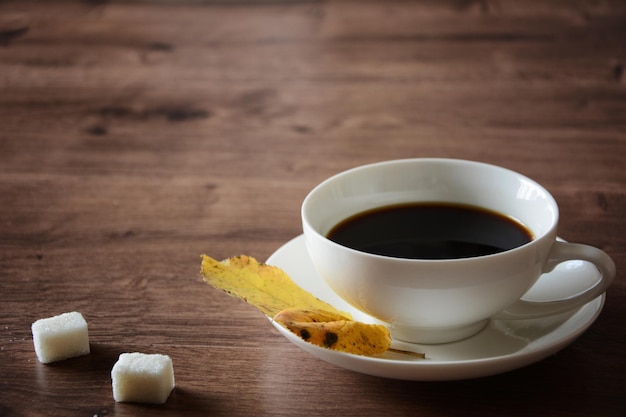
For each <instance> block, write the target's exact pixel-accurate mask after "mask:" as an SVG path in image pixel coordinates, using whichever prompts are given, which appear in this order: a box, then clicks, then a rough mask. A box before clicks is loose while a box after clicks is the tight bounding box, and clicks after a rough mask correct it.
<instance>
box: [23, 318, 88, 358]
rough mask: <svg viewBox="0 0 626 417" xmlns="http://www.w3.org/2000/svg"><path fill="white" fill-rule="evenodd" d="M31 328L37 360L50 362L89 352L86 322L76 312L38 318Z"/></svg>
mask: <svg viewBox="0 0 626 417" xmlns="http://www.w3.org/2000/svg"><path fill="white" fill-rule="evenodd" d="M31 330H32V332H33V343H34V344H35V353H36V354H37V359H39V362H42V363H51V362H56V361H60V360H63V359H69V358H73V357H75V356H82V355H87V354H88V353H89V334H88V332H87V322H86V321H85V318H84V317H83V315H82V314H80V313H78V312H75V311H73V312H71V313H63V314H60V315H58V316H54V317H49V318H45V319H39V320H37V321H36V322H34V323H33V325H32V326H31Z"/></svg>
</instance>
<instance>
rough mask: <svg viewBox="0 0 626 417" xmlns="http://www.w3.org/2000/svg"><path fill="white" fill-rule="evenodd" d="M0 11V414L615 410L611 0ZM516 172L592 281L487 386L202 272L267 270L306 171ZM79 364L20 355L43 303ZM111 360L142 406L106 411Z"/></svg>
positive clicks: (293, 223) (622, 133) (625, 132)
mask: <svg viewBox="0 0 626 417" xmlns="http://www.w3.org/2000/svg"><path fill="white" fill-rule="evenodd" d="M527 3H528V2H514V1H460V0H449V1H443V2H436V1H424V2H407V1H399V2H382V1H381V2H373V1H295V0H294V1H263V2H252V1H232V2H230V1H174V0H172V1H154V2H149V1H116V2H113V1H112V2H109V1H64V2H59V1H41V2H30V1H1V2H0V415H2V416H3V417H9V416H89V417H91V416H96V415H97V416H100V417H101V416H114V415H115V416H134V415H156V416H160V415H168V416H169V415H185V416H194V415H198V416H251V415H259V416H261V415H268V416H294V415H310V416H328V415H350V416H351V415H359V416H381V415H385V416H404V415H419V416H450V415H463V416H467V417H469V416H481V417H484V416H505V415H506V416H530V415H532V416H585V417H588V416H624V415H625V412H626V403H625V391H624V386H625V385H626V363H625V361H626V359H625V358H626V355H625V352H626V344H625V336H626V330H624V329H625V326H624V320H625V319H626V284H625V282H624V275H623V271H624V269H626V221H625V220H624V219H625V215H626V169H625V166H626V76H625V75H624V66H626V5H625V3H624V2H617V1H615V2H611V1H593V2H592V1H589V2H587V1H574V2H569V1H547V2H530V4H527ZM433 156H437V157H452V158H465V159H472V160H478V161H485V162H490V163H495V164H499V165H503V166H506V167H508V168H511V169H514V170H517V171H520V172H522V173H524V174H526V175H528V176H530V177H532V178H534V179H536V180H538V181H539V182H541V183H542V184H543V185H545V186H546V187H547V188H548V189H549V190H551V191H552V192H553V194H554V196H555V197H556V199H557V200H558V202H559V204H560V206H561V212H562V213H561V215H562V217H561V224H560V231H559V233H560V235H561V236H562V237H564V238H565V239H568V240H571V241H576V242H584V243H588V244H591V245H594V246H597V247H600V248H602V249H604V250H605V251H607V252H608V253H609V254H610V255H611V256H612V257H613V259H614V260H615V262H616V264H617V270H618V274H617V278H616V280H615V283H614V285H613V286H612V287H611V289H610V290H609V292H608V294H607V299H606V306H605V308H604V310H603V312H602V314H601V316H600V317H599V319H598V320H597V321H596V322H595V323H594V324H593V325H592V326H591V328H590V329H589V330H588V331H587V332H586V333H585V334H583V335H582V336H581V337H580V338H579V339H578V340H577V341H575V342H574V343H573V344H572V345H570V346H569V347H567V348H565V349H564V350H562V351H561V352H559V353H558V354H556V355H553V356H551V357H549V358H547V359H545V360H543V361H541V362H539V363H536V364H533V365H531V366H528V367H526V368H523V369H519V370H516V371H512V372H508V373H505V374H502V375H497V376H492V377H486V378H481V379H476V380H466V381H456V382H439V383H431V382H406V381H395V380H388V379H382V378H377V377H372V376H366V375H362V374H359V373H354V372H350V371H347V370H344V369H341V368H337V367H334V366H332V365H329V364H327V363H325V362H322V361H320V360H319V359H317V358H315V357H313V356H311V355H309V354H307V353H305V352H303V351H301V350H300V349H299V348H298V347H296V346H294V345H292V344H291V343H289V342H288V341H287V340H286V339H284V338H283V337H282V336H280V335H279V334H278V333H277V332H276V331H275V330H274V329H273V327H272V326H271V325H270V324H269V323H268V321H267V320H266V319H265V318H264V317H263V316H262V315H260V314H259V313H258V312H257V311H256V310H254V309H253V308H251V307H250V306H247V305H245V304H244V303H242V302H239V301H237V300H234V299H232V298H230V297H228V296H226V295H224V294H222V293H221V292H218V291H216V290H213V289H212V288H210V287H208V286H207V285H206V284H204V283H203V281H202V279H201V277H200V273H199V268H200V258H199V256H200V254H202V253H207V254H208V255H210V256H212V257H215V258H220V259H221V258H226V257H228V256H233V255H239V254H248V255H251V256H254V257H256V258H257V259H259V260H264V259H266V258H267V257H268V256H269V255H270V254H272V253H273V252H274V251H275V250H276V249H277V248H279V247H280V246H281V245H282V244H283V243H285V242H286V241H288V240H289V239H291V238H292V237H295V236H297V235H298V234H300V233H301V226H300V218H299V208H300V204H301V201H302V199H303V198H304V197H305V195H306V194H307V192H308V191H309V190H310V189H311V188H312V187H313V186H314V185H316V184H317V183H318V182H319V181H321V180H323V179H324V178H326V177H328V176H330V175H332V174H334V173H337V172H339V171H341V170H344V169H347V168H351V167H354V166H356V165H360V164H364V163H369V162H374V161H380V160H386V159H395V158H406V157H433ZM72 310H77V311H80V312H82V313H83V314H84V315H85V317H86V318H87V320H88V322H89V331H90V340H91V348H92V353H91V354H90V355H89V356H85V357H81V358H76V359H72V360H68V361H64V362H59V363H57V364H53V365H48V366H46V365H42V364H40V363H38V362H37V360H36V357H35V353H34V350H33V343H32V337H31V332H30V325H31V323H32V322H33V321H35V320H37V319H39V318H42V317H48V316H52V315H55V314H59V313H62V312H65V311H72ZM125 351H142V352H146V353H165V354H169V355H170V356H171V357H172V359H173V361H174V367H175V372H176V381H177V387H176V389H175V391H174V392H173V393H172V395H171V396H170V398H169V400H168V402H167V403H166V404H165V405H163V406H144V405H133V404H116V403H115V402H114V401H113V398H112V391H111V386H110V383H111V381H110V370H111V367H112V365H113V363H114V362H115V361H116V360H117V356H118V355H119V353H121V352H125Z"/></svg>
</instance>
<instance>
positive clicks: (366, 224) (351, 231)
mask: <svg viewBox="0 0 626 417" xmlns="http://www.w3.org/2000/svg"><path fill="white" fill-rule="evenodd" d="M327 237H328V238H329V239H330V240H332V241H334V242H337V243H339V244H341V245H344V246H347V247H350V248H353V249H357V250H360V251H363V252H368V253H373V254H377V255H384V256H390V257H395V258H411V259H456V258H469V257H475V256H483V255H491V254H494V253H498V252H503V251H506V250H510V249H513V248H516V247H518V246H522V245H524V244H526V243H528V242H530V241H531V240H533V239H534V236H533V234H532V232H531V231H530V230H528V229H527V228H526V227H525V226H524V225H523V224H521V223H519V222H518V221H517V220H515V219H513V218H511V217H508V216H506V215H503V214H500V213H497V212H494V211H490V210H486V209H483V208H479V207H474V206H469V205H461V204H451V203H409V204H401V205H393V206H385V207H380V208H376V209H372V210H368V211H365V212H362V213H358V214H356V215H354V216H351V217H349V218H347V219H345V220H343V221H342V222H340V223H339V224H337V225H336V226H334V227H333V228H332V229H331V230H330V232H328V234H327Z"/></svg>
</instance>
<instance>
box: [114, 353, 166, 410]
mask: <svg viewBox="0 0 626 417" xmlns="http://www.w3.org/2000/svg"><path fill="white" fill-rule="evenodd" d="M111 379H112V380H113V399H114V400H115V401H117V402H136V403H151V404H163V403H165V401H166V400H167V398H168V397H169V395H170V392H172V390H173V389H174V385H175V382H174V366H173V365H172V359H171V358H170V357H169V356H167V355H160V354H145V353H139V352H134V353H122V354H121V355H120V357H119V359H118V361H117V362H116V363H115V365H113V369H112V370H111Z"/></svg>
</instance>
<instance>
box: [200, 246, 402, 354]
mask: <svg viewBox="0 0 626 417" xmlns="http://www.w3.org/2000/svg"><path fill="white" fill-rule="evenodd" d="M202 275H203V276H204V280H205V281H206V282H207V283H208V284H210V285H212V286H214V287H216V288H218V289H220V290H222V291H225V292H226V293H228V294H230V295H232V296H234V297H237V298H239V299H242V300H244V301H246V302H248V303H249V304H251V305H253V306H255V307H256V308H258V309H259V310H261V311H262V312H263V313H265V314H266V315H268V316H269V317H273V318H274V320H275V321H276V322H278V323H280V324H282V325H283V326H285V327H286V328H288V329H289V330H291V331H292V332H293V333H295V334H297V335H298V336H300V337H302V338H303V339H304V340H306V341H308V342H310V343H313V344H316V345H319V346H324V347H327V348H330V349H335V350H341V351H344V352H348V353H354V354H358V355H375V354H379V353H383V352H384V351H386V350H387V349H388V348H389V346H390V344H391V336H390V334H389V330H388V329H387V328H386V327H384V326H381V325H377V324H365V323H360V322H356V321H353V320H352V318H351V317H350V316H349V315H348V314H347V313H342V312H340V311H338V310H337V309H336V308H334V307H333V306H331V305H330V304H328V303H325V302H324V301H321V300H319V299H318V298H315V297H314V296H313V295H312V294H310V293H309V292H307V291H305V290H303V289H302V288H300V287H299V286H298V285H297V284H296V283H295V282H293V281H292V280H291V278H289V276H288V275H287V274H286V273H285V272H284V271H283V270H281V269H280V268H277V267H275V266H271V265H266V264H261V263H259V262H257V261H256V260H255V259H254V258H252V257H249V256H238V257H233V258H229V259H227V260H225V261H222V262H220V261H216V260H215V259H213V258H211V257H209V256H206V255H203V256H202Z"/></svg>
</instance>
